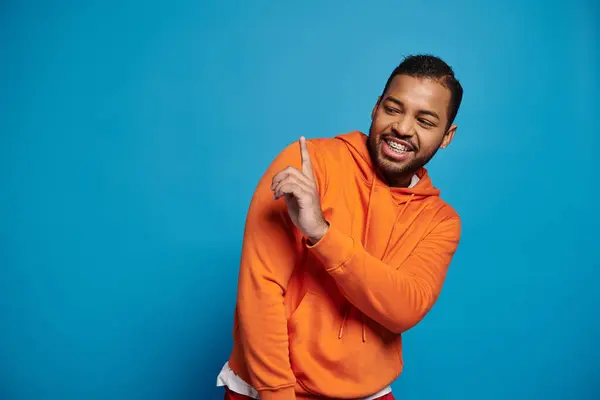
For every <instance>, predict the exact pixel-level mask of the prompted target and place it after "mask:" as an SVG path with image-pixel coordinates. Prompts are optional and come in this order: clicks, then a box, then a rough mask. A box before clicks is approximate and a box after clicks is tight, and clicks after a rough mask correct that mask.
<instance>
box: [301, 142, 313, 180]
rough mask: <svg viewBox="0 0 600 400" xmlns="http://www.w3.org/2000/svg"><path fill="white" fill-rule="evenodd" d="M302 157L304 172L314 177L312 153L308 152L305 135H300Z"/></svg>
mask: <svg viewBox="0 0 600 400" xmlns="http://www.w3.org/2000/svg"><path fill="white" fill-rule="evenodd" d="M300 157H301V158H302V173H303V174H304V175H306V176H308V177H310V178H312V179H314V175H313V169H312V162H311V161H310V154H309V153H308V147H307V146H306V138H305V137H304V136H301V137H300Z"/></svg>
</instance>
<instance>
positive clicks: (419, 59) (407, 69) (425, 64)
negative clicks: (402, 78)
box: [381, 54, 463, 127]
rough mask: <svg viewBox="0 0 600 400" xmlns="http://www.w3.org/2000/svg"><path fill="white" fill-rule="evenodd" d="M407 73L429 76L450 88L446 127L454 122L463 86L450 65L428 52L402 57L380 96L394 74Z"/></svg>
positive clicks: (422, 76) (416, 75)
mask: <svg viewBox="0 0 600 400" xmlns="http://www.w3.org/2000/svg"><path fill="white" fill-rule="evenodd" d="M400 74H404V75H408V76H412V77H415V78H429V79H432V80H435V81H437V82H439V83H441V84H442V85H443V86H444V87H446V88H448V89H449V90H450V104H449V105H448V127H450V125H451V124H452V122H454V119H455V118H456V114H458V109H459V107H460V103H461V101H462V96H463V88H462V86H461V85H460V82H459V81H458V79H456V77H455V76H454V71H453V70H452V67H450V66H449V65H448V64H446V63H445V62H444V61H443V60H442V59H441V58H439V57H436V56H433V55H430V54H416V55H410V56H407V57H405V58H404V60H403V61H402V63H400V65H398V66H397V67H396V68H395V69H394V71H393V72H392V74H391V75H390V77H389V78H388V80H387V82H386V84H385V87H384V88H383V92H382V94H381V97H382V98H383V96H384V95H385V92H386V90H387V89H388V87H389V86H390V83H391V82H392V79H394V77H395V76H396V75H400Z"/></svg>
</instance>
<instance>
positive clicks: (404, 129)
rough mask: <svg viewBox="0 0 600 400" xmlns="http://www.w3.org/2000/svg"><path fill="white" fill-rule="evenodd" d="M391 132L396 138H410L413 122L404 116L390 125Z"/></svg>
mask: <svg viewBox="0 0 600 400" xmlns="http://www.w3.org/2000/svg"><path fill="white" fill-rule="evenodd" d="M392 130H393V132H394V133H395V134H396V135H398V136H412V135H413V134H414V127H413V122H412V120H411V118H408V117H406V116H405V117H403V118H402V119H401V120H399V121H396V122H394V123H393V124H392Z"/></svg>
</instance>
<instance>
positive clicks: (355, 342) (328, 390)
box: [288, 291, 402, 398]
mask: <svg viewBox="0 0 600 400" xmlns="http://www.w3.org/2000/svg"><path fill="white" fill-rule="evenodd" d="M357 314H358V313H352V315H351V316H350V317H349V318H348V320H347V321H346V323H345V326H344V334H343V336H342V338H339V336H338V335H339V329H340V325H341V323H342V320H343V314H342V310H341V309H339V307H336V305H335V304H334V303H333V302H332V301H331V300H330V299H328V298H326V297H324V296H321V295H319V294H315V293H313V292H310V291H309V292H307V293H306V294H305V296H304V298H303V299H302V301H301V303H300V305H299V306H298V308H297V309H296V310H295V311H294V313H293V314H292V315H291V316H290V319H289V321H288V330H289V338H290V339H289V340H290V360H291V364H292V369H293V371H294V374H295V376H296V379H297V380H298V383H299V385H301V386H302V387H303V388H304V389H305V390H306V391H308V392H310V393H313V394H318V395H321V396H327V397H333V398H350V397H361V396H368V395H371V394H373V393H375V392H377V391H379V390H381V389H382V388H384V387H385V386H386V385H388V384H390V383H391V382H392V381H393V380H394V379H396V378H397V377H398V375H399V374H400V372H401V370H402V360H401V358H400V355H399V352H398V346H399V341H400V337H399V336H398V335H395V334H392V333H391V332H389V331H387V330H385V329H384V328H381V327H380V326H379V325H376V324H374V323H373V322H371V323H370V324H369V327H366V328H365V329H368V332H367V340H366V341H363V338H362V324H361V322H362V320H361V318H360V316H359V315H357Z"/></svg>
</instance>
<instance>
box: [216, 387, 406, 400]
mask: <svg viewBox="0 0 600 400" xmlns="http://www.w3.org/2000/svg"><path fill="white" fill-rule="evenodd" d="M248 399H250V400H252V398H251V397H248V396H244V395H243V394H239V393H235V392H232V391H231V390H229V389H228V388H227V387H225V400H248ZM378 400H395V399H394V396H392V394H391V393H388V394H386V395H383V396H382V397H378Z"/></svg>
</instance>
